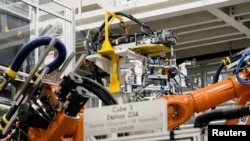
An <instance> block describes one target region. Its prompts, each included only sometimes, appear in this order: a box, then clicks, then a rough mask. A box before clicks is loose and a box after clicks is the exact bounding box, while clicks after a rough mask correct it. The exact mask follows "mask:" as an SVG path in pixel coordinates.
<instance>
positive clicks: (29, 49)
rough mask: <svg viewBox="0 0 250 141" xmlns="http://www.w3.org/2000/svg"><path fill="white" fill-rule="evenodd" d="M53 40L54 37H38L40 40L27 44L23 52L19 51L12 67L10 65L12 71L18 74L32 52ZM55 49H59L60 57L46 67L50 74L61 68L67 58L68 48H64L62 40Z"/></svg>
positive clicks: (22, 49)
mask: <svg viewBox="0 0 250 141" xmlns="http://www.w3.org/2000/svg"><path fill="white" fill-rule="evenodd" d="M51 40H52V37H49V36H41V37H38V38H36V39H34V40H32V41H30V42H28V43H27V44H25V45H24V46H23V47H22V48H21V50H19V52H18V53H17V55H16V56H15V58H14V59H13V61H12V63H11V65H10V69H12V70H13V71H15V72H18V70H19V69H20V67H21V65H22V64H23V62H24V60H25V58H26V57H27V56H28V55H29V53H30V52H32V51H33V50H34V49H35V48H37V47H40V46H43V45H49V43H50V41H51ZM54 47H55V48H56V49H57V51H58V55H57V57H56V58H55V59H54V60H53V61H52V62H51V63H49V64H48V65H46V66H44V68H45V67H48V68H49V72H48V73H51V72H52V71H54V70H56V69H57V68H59V67H60V66H61V64H62V63H63V62H64V61H65V59H66V56H67V51H66V47H65V46H64V44H63V43H62V42H61V41H60V40H57V42H56V43H55V45H54Z"/></svg>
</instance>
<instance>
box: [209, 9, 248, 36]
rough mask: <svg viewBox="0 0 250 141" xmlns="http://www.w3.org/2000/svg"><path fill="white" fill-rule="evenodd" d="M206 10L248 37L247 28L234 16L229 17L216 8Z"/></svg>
mask: <svg viewBox="0 0 250 141" xmlns="http://www.w3.org/2000/svg"><path fill="white" fill-rule="evenodd" d="M208 11H209V12H210V13H212V14H213V15H215V16H216V17H218V18H220V19H222V20H223V21H225V22H226V23H228V24H229V25H231V26H232V27H234V28H235V29H237V30H238V31H240V32H241V33H243V34H245V35H246V36H247V37H248V38H250V30H249V28H247V27H246V26H244V25H243V24H241V23H240V22H238V21H236V20H235V19H234V18H232V17H230V16H229V15H227V14H225V13H224V12H222V11H221V10H219V9H216V8H210V9H208Z"/></svg>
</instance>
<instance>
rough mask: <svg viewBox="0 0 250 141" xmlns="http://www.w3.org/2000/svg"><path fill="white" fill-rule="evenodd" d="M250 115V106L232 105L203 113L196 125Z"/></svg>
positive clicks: (196, 120) (201, 125)
mask: <svg viewBox="0 0 250 141" xmlns="http://www.w3.org/2000/svg"><path fill="white" fill-rule="evenodd" d="M245 115H250V107H241V106H237V107H230V108H224V109H216V110H212V111H208V112H204V113H202V115H200V116H198V117H197V118H196V119H195V122H194V127H204V126H207V123H209V122H210V121H214V120H221V119H233V118H239V117H243V116H245Z"/></svg>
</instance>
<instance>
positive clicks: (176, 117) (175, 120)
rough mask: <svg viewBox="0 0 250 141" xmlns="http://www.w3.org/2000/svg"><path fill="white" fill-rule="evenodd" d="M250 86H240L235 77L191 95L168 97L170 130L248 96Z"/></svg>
mask: <svg viewBox="0 0 250 141" xmlns="http://www.w3.org/2000/svg"><path fill="white" fill-rule="evenodd" d="M249 88H250V86H247V85H242V84H240V83H239V82H238V81H237V79H236V77H235V76H231V77H229V78H228V79H227V80H223V81H220V82H218V83H215V84H213V85H210V86H207V87H204V88H201V89H198V90H195V91H193V92H191V93H190V94H186V95H185V94H184V95H167V96H163V97H161V98H163V99H165V100H166V101H167V106H168V107H167V108H168V128H169V129H172V128H175V127H177V126H179V125H181V124H183V123H184V122H186V121H187V120H188V119H190V118H191V116H193V114H194V113H198V112H202V111H205V110H207V109H209V108H212V107H214V106H217V105H219V104H222V103H224V102H226V101H228V100H231V99H233V98H239V97H244V96H247V95H248V94H249V93H250V92H249Z"/></svg>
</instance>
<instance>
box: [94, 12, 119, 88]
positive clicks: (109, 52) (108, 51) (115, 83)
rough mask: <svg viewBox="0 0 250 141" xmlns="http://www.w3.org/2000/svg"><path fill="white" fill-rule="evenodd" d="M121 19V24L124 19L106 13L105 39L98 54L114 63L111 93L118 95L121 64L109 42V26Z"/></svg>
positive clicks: (110, 86)
mask: <svg viewBox="0 0 250 141" xmlns="http://www.w3.org/2000/svg"><path fill="white" fill-rule="evenodd" d="M109 16H111V19H110V21H108V18H109ZM116 18H117V19H119V20H120V22H124V21H123V18H122V17H120V16H119V15H116V14H115V13H112V12H110V11H107V10H106V11H105V39H104V42H103V44H102V48H101V49H100V50H99V51H98V52H97V53H98V54H100V55H102V56H105V57H109V58H110V59H111V62H112V72H111V73H110V83H109V91H110V92H111V93H118V92H120V81H119V74H118V63H119V58H120V57H119V56H118V55H116V54H115V50H114V48H113V47H112V46H111V44H110V41H109V26H110V25H111V24H112V22H113V21H114V20H115V19H116Z"/></svg>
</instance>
